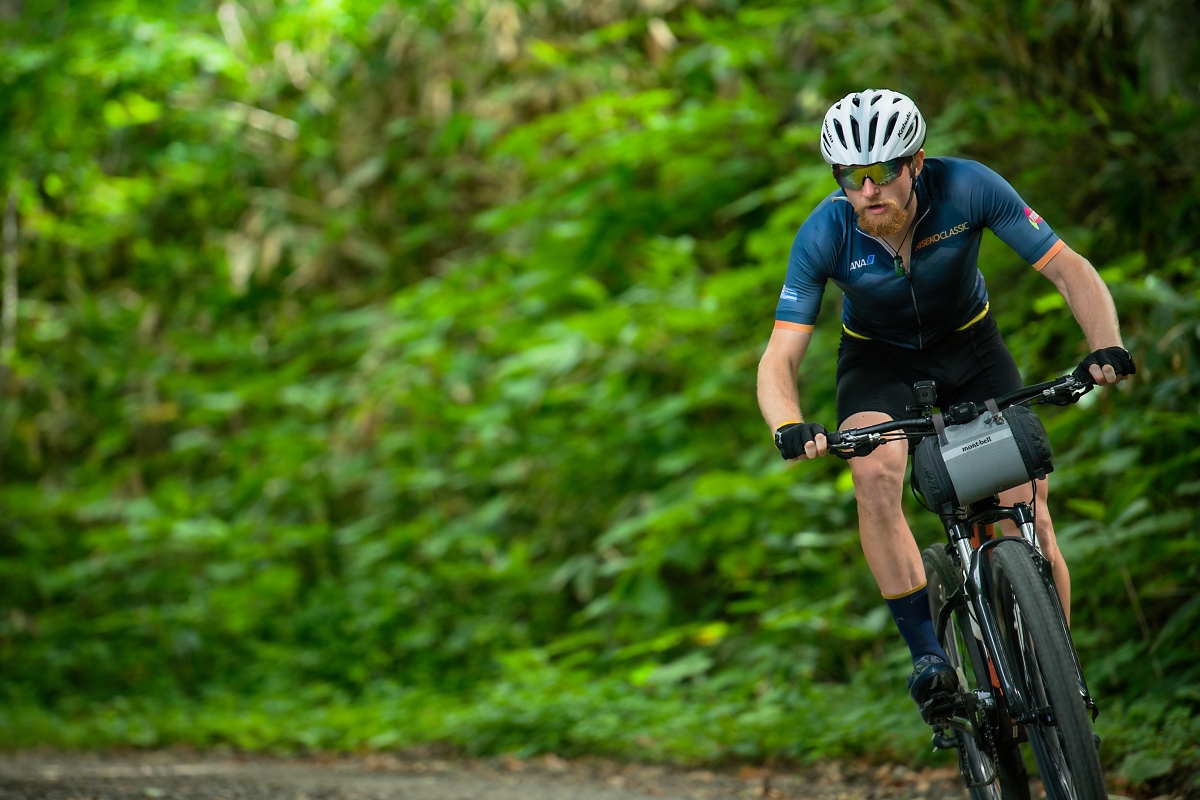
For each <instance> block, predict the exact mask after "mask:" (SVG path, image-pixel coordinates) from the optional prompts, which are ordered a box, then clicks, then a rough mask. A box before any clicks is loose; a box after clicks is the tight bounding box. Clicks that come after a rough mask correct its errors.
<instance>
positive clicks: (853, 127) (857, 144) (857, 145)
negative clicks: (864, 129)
mask: <svg viewBox="0 0 1200 800" xmlns="http://www.w3.org/2000/svg"><path fill="white" fill-rule="evenodd" d="M850 135H851V136H853V137H854V149H855V150H859V151H861V150H862V137H861V136H859V135H858V120H856V119H854V118H853V117H851V118H850Z"/></svg>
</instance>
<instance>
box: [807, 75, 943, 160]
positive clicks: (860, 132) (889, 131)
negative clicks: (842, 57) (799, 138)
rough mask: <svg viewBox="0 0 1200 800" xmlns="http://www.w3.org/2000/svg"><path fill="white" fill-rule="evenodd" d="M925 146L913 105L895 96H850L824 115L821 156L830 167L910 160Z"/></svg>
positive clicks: (878, 92)
mask: <svg viewBox="0 0 1200 800" xmlns="http://www.w3.org/2000/svg"><path fill="white" fill-rule="evenodd" d="M923 144H925V120H924V119H923V118H922V117H921V112H920V111H918V110H917V104H916V103H914V102H913V101H912V100H910V99H909V98H908V97H906V96H905V95H902V94H900V93H899V92H893V91H889V90H888V89H867V90H866V91H862V92H851V93H850V94H848V95H846V96H845V97H843V98H842V99H841V100H838V101H837V102H836V103H834V104H833V105H832V106H830V108H829V110H828V111H826V112H825V121H824V122H823V123H822V124H821V155H823V156H824V157H825V160H826V161H827V162H828V163H830V164H843V165H846V166H849V165H856V166H857V165H863V166H865V165H867V164H875V163H877V162H879V161H890V160H892V159H893V158H902V157H904V156H911V155H913V154H915V153H916V152H917V151H918V150H920V149H921V146H922V145H923Z"/></svg>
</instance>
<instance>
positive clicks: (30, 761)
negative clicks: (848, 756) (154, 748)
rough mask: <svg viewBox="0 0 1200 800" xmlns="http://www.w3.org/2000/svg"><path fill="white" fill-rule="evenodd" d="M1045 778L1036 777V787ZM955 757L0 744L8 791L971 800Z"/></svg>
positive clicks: (72, 798) (1, 774)
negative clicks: (635, 759) (298, 751)
mask: <svg viewBox="0 0 1200 800" xmlns="http://www.w3.org/2000/svg"><path fill="white" fill-rule="evenodd" d="M1037 790H1040V786H1037V787H1036V788H1035V793H1034V796H1035V797H1037V796H1038V791H1037ZM965 797H966V792H965V791H964V790H963V789H962V787H961V785H960V784H959V783H958V777H957V774H956V772H955V771H954V770H953V768H950V767H947V768H943V769H937V770H926V771H923V772H913V771H912V770H909V769H907V768H905V767H902V766H893V765H884V766H867V765H853V764H850V765H847V764H837V763H830V764H824V765H821V766H819V767H814V768H810V769H807V770H804V771H782V770H780V771H773V770H768V769H762V768H744V769H740V770H732V771H708V770H692V771H687V770H680V769H670V768H666V767H655V766H646V765H636V764H620V763H616V762H611V761H603V760H599V759H583V760H572V761H568V760H566V759H562V758H558V757H556V756H553V755H551V756H544V757H540V758H535V759H529V760H518V759H514V758H490V759H448V758H437V757H432V756H427V755H422V754H420V753H417V754H412V753H410V754H405V755H372V756H367V757H363V758H320V757H316V758H311V757H310V758H303V759H283V758H268V757H261V756H245V755H240V754H235V753H194V752H189V751H181V750H174V751H159V752H138V753H111V754H94V753H61V752H44V751H37V752H18V753H7V754H0V800H10V799H11V800H33V799H34V798H38V799H39V800H41V799H42V798H45V800H133V799H134V798H137V800H146V799H147V798H150V799H151V800H155V799H156V798H162V799H163V800H167V799H168V798H180V799H181V800H200V799H201V798H203V799H204V800H266V799H267V798H271V800H276V799H278V800H485V798H486V800H641V799H642V798H667V799H668V800H685V799H686V800H693V799H695V800H700V799H701V798H703V799H704V800H727V799H728V800H733V799H734V798H739V799H740V798H781V799H782V798H808V799H811V800H948V799H949V798H953V799H954V800H961V799H962V798H965Z"/></svg>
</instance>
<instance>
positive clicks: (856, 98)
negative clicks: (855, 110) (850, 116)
mask: <svg viewBox="0 0 1200 800" xmlns="http://www.w3.org/2000/svg"><path fill="white" fill-rule="evenodd" d="M850 102H851V103H854V105H856V106H857V105H859V102H858V95H855V96H854V97H852V98H850Z"/></svg>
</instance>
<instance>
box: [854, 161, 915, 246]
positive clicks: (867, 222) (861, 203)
mask: <svg viewBox="0 0 1200 800" xmlns="http://www.w3.org/2000/svg"><path fill="white" fill-rule="evenodd" d="M924 161H925V151H923V150H922V151H919V152H918V153H917V154H916V155H915V156H914V157H913V160H912V162H911V164H910V165H909V166H908V167H907V168H906V169H905V170H904V171H903V172H902V173H901V174H900V177H898V178H896V179H895V180H892V181H889V182H888V183H886V184H884V185H883V186H876V185H875V183H874V182H872V181H871V179H870V178H867V179H866V180H865V181H863V188H861V189H845V190H844V191H845V192H846V199H848V200H849V201H850V203H851V205H853V206H854V212H855V213H856V214H857V215H858V227H860V228H862V230H863V232H864V233H869V234H871V235H872V236H884V237H887V236H895V235H896V234H898V233H900V231H902V230H903V229H904V226H905V224H906V223H907V222H908V214H909V210H910V209H906V208H905V204H906V203H907V202H908V201H909V197H910V196H911V193H912V185H913V181H914V180H915V175H916V174H917V173H919V172H920V171H921V166H922V165H923V164H924Z"/></svg>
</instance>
